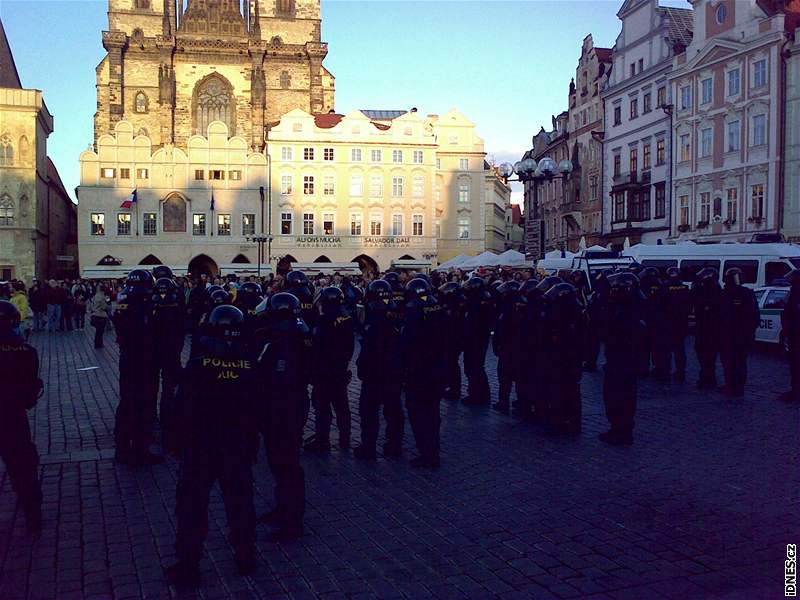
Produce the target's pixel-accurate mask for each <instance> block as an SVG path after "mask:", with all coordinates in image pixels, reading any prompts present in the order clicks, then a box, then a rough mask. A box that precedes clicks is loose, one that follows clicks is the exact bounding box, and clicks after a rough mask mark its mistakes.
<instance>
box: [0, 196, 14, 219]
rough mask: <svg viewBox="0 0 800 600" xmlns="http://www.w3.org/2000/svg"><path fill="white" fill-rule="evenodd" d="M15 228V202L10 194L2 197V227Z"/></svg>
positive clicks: (0, 204)
mask: <svg viewBox="0 0 800 600" xmlns="http://www.w3.org/2000/svg"><path fill="white" fill-rule="evenodd" d="M13 226H14V201H13V200H12V199H11V196H9V195H8V194H3V195H2V196H0V227H13Z"/></svg>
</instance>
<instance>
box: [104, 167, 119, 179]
mask: <svg viewBox="0 0 800 600" xmlns="http://www.w3.org/2000/svg"><path fill="white" fill-rule="evenodd" d="M116 176H117V173H116V169H108V168H106V169H100V177H102V178H103V179H114V177H116Z"/></svg>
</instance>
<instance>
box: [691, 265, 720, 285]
mask: <svg viewBox="0 0 800 600" xmlns="http://www.w3.org/2000/svg"><path fill="white" fill-rule="evenodd" d="M695 280H696V281H705V282H710V281H712V280H713V281H719V272H718V271H717V270H716V269H715V268H714V267H705V268H704V269H700V271H699V272H698V273H697V275H695Z"/></svg>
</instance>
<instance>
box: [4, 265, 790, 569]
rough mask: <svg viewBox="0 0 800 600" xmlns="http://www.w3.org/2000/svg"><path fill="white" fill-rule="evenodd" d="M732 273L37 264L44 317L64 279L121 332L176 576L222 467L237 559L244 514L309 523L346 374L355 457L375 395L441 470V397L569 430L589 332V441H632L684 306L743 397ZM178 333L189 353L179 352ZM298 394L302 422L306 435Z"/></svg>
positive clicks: (18, 421) (746, 324) (363, 450)
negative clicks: (118, 274) (56, 277)
mask: <svg viewBox="0 0 800 600" xmlns="http://www.w3.org/2000/svg"><path fill="white" fill-rule="evenodd" d="M741 280H742V273H741V271H740V270H739V269H737V268H732V269H729V270H728V271H727V272H726V273H725V274H724V286H720V284H719V274H718V273H717V272H716V271H715V270H714V269H704V270H702V271H700V272H699V273H697V275H696V278H695V281H694V282H693V285H692V286H691V287H689V286H688V285H687V284H686V283H685V282H684V281H682V278H681V273H680V272H679V271H678V270H677V269H667V270H666V272H660V271H659V270H658V269H655V268H652V267H649V268H641V267H640V266H639V265H637V264H632V265H630V266H628V267H626V268H625V269H622V270H618V271H613V270H608V269H607V270H601V271H595V272H590V273H587V272H586V271H582V270H568V271H561V272H558V273H557V274H552V275H549V276H545V275H544V274H538V273H536V272H535V271H533V270H526V271H511V270H502V269H501V270H495V271H479V272H474V273H471V274H466V273H462V272H460V271H450V272H447V273H434V274H432V275H430V276H428V275H425V274H420V273H395V272H388V273H385V274H382V275H381V276H365V277H364V278H363V279H357V280H353V279H351V278H349V277H342V276H340V275H338V274H337V275H334V276H333V277H331V278H327V277H317V278H316V279H314V280H309V279H308V278H307V277H306V275H304V274H303V273H302V272H299V271H291V272H289V273H288V274H286V275H285V276H276V277H270V278H265V279H263V280H256V279H255V278H249V279H248V280H245V281H242V280H239V279H237V278H235V277H231V278H227V279H224V280H223V279H211V278H209V277H207V276H205V275H201V276H199V277H197V278H196V279H192V278H179V277H174V276H173V274H172V273H171V271H170V270H169V268H167V267H163V266H158V267H156V268H155V269H154V270H153V272H152V273H151V272H149V271H146V270H142V269H136V270H134V271H132V272H131V273H130V274H129V275H128V278H127V280H126V281H125V283H124V285H123V286H117V285H116V284H115V282H106V283H100V284H92V285H87V284H86V283H85V282H73V283H72V284H71V285H69V283H70V282H64V283H63V284H58V283H56V282H50V283H48V286H47V288H46V289H45V294H44V298H45V300H46V305H47V308H46V311H45V312H46V314H47V322H48V326H49V324H52V323H53V320H55V321H59V318H60V319H63V318H64V311H63V310H62V311H55V310H53V311H51V310H50V307H51V304H50V300H51V299H52V300H53V301H55V300H58V301H59V304H57V305H58V306H61V307H63V306H64V303H63V296H64V295H65V294H66V295H68V296H71V297H72V298H73V299H75V298H76V297H78V296H80V297H82V299H83V306H84V308H83V311H84V313H85V312H87V311H88V312H89V315H90V320H91V322H92V325H93V326H94V327H95V328H96V331H97V332H99V337H98V336H96V338H95V345H96V346H97V347H100V346H102V338H103V329H104V328H105V324H106V322H107V321H108V320H109V319H111V320H112V321H113V324H114V329H115V331H116V337H117V342H118V344H119V349H120V353H119V377H120V384H119V390H120V402H119V405H118V408H117V413H116V426H115V444H116V455H115V458H116V460H117V462H119V463H121V464H124V465H130V466H142V465H153V464H157V463H159V462H161V461H163V459H164V455H166V454H173V455H175V456H177V457H179V458H180V461H181V469H180V477H179V482H178V486H177V491H176V506H177V516H178V527H177V541H176V553H177V558H178V562H177V563H176V565H173V566H172V567H170V568H169V569H168V570H167V575H168V577H169V578H170V580H171V581H173V582H174V583H177V584H187V585H189V584H192V585H193V584H195V583H196V582H197V581H198V577H199V568H198V565H199V562H200V559H201V556H202V545H203V540H204V536H205V532H206V529H207V527H206V519H207V509H208V497H209V493H210V490H211V487H212V486H213V484H214V483H215V482H216V481H219V483H220V487H221V490H222V494H223V497H224V501H225V504H226V509H227V513H228V515H229V525H230V528H231V541H232V545H233V547H234V549H235V552H236V561H237V565H238V567H239V570H240V571H241V572H242V573H250V572H252V571H253V569H254V568H255V560H254V543H255V527H256V523H257V522H261V523H264V524H267V525H269V526H270V528H271V533H270V539H272V540H274V541H286V540H291V539H294V538H296V537H299V536H300V535H302V534H303V515H304V510H305V476H304V473H303V469H302V467H301V463H300V455H301V452H302V450H303V449H305V451H306V452H307V453H315V454H321V453H328V452H330V451H331V446H332V444H331V430H332V425H333V421H334V417H335V422H336V429H337V430H338V438H337V445H338V447H339V448H340V449H341V450H343V451H347V450H349V449H350V448H351V441H352V440H351V420H352V416H351V414H350V401H349V389H350V383H351V381H352V380H353V378H354V377H356V378H357V379H358V381H359V382H360V384H361V387H360V396H359V402H358V412H359V418H360V425H361V434H360V440H359V444H358V445H357V446H356V447H355V448H354V449H353V456H354V457H355V458H357V459H360V460H365V461H372V460H376V459H377V458H378V456H379V452H378V448H377V442H378V437H379V430H380V413H381V412H382V413H383V418H384V420H385V437H384V439H385V442H384V444H383V446H382V448H381V450H382V452H381V453H380V454H382V456H384V457H386V458H389V459H399V458H400V457H401V455H402V449H403V436H404V431H405V421H406V416H407V417H408V422H409V424H410V427H411V431H412V433H413V436H414V441H415V443H416V447H417V451H418V456H417V457H415V458H413V459H412V460H411V461H410V465H411V466H412V467H416V468H425V469H435V468H438V467H439V466H440V446H439V425H440V402H441V400H442V399H447V400H452V401H455V400H460V401H462V402H463V403H465V404H467V405H472V406H490V405H491V407H492V408H493V409H495V410H497V411H499V412H502V413H509V414H511V415H513V416H514V417H515V418H518V419H521V420H525V421H527V422H530V423H532V424H537V425H540V426H542V427H543V428H544V430H545V431H546V433H547V434H549V435H559V436H568V435H575V434H577V433H580V431H581V421H582V416H581V406H582V401H581V388H580V382H581V377H582V373H583V372H584V371H594V370H596V369H597V366H598V357H599V356H600V355H601V347H602V348H603V354H602V355H603V356H604V364H603V401H604V404H605V409H606V415H607V418H608V421H609V430H608V431H606V432H604V433H602V434H601V435H600V439H601V440H602V441H604V442H606V443H608V444H611V445H630V444H632V443H633V430H634V417H635V410H636V397H637V380H639V379H640V378H641V377H654V378H656V379H658V380H660V381H663V382H665V383H666V382H670V383H672V384H675V385H680V384H682V383H683V382H685V380H686V338H687V336H688V332H689V321H690V315H691V314H693V315H694V321H695V350H696V353H697V357H698V361H699V363H700V376H699V379H698V381H697V382H696V383H697V386H698V387H699V388H702V389H709V390H712V389H717V380H716V364H717V360H718V358H720V359H721V362H722V366H723V372H724V385H723V386H722V388H721V389H722V390H723V391H724V392H726V393H727V394H729V395H731V396H733V397H737V396H741V395H743V393H744V385H745V381H746V376H747V368H746V365H747V355H748V351H749V349H750V347H751V345H752V342H753V339H754V334H755V330H756V328H757V326H758V318H759V316H758V307H757V304H756V301H755V297H754V295H753V292H752V291H751V290H750V289H748V288H747V287H745V286H743V285H742V284H741ZM791 281H792V288H791V293H790V297H789V300H788V302H787V306H786V310H785V315H784V328H785V330H786V334H787V335H788V336H789V341H790V350H791V352H790V357H791V363H792V383H793V392H792V397H793V398H795V399H797V395H798V392H800V386H798V383H800V367H798V364H797V363H798V358H800V275H798V273H797V272H795V273H793V274H792V276H791ZM34 288H36V292H35V291H34ZM34 288H32V289H31V290H30V294H29V296H28V297H29V298H30V299H31V301H30V303H31V305H32V307H33V304H34V302H33V297H34V295H35V293H38V292H39V291H40V290H39V288H38V286H34ZM56 292H58V293H57V294H56ZM20 293H21V294H23V295H24V294H25V291H24V289H23V290H22V291H21V292H20V291H18V290H17V289H16V286H12V291H11V292H10V293H9V297H10V302H0V354H2V356H0V365H2V366H0V371H1V372H2V373H0V376H3V377H5V376H6V375H7V374H9V373H12V372H13V373H14V377H13V378H12V379H13V380H14V386H15V387H14V386H12V387H13V389H12V391H11V395H7V392H6V391H5V390H4V391H3V392H1V393H2V395H3V397H2V403H0V407H2V408H3V410H4V411H8V414H9V415H11V417H9V419H8V420H6V418H5V413H4V415H3V419H2V426H0V427H1V429H0V449H2V455H3V460H4V461H5V462H6V464H7V465H8V470H9V474H10V476H11V479H12V482H14V485H15V489H16V491H17V493H18V494H19V497H20V500H21V502H22V505H23V507H25V509H26V512H27V514H28V519H29V520H28V523H29V527H31V528H32V529H34V530H35V529H36V528H37V527H38V526H40V524H41V510H40V506H41V492H40V491H39V487H38V479H37V465H38V455H37V454H36V449H35V447H34V446H33V444H32V443H31V441H30V431H29V429H28V428H27V419H26V418H25V410H26V409H28V408H30V407H32V406H33V405H34V404H35V402H36V398H37V397H38V396H39V395H40V393H41V389H42V386H41V381H40V380H39V379H38V372H37V371H38V367H37V362H36V361H37V358H36V351H35V350H34V349H33V348H32V347H31V346H30V345H28V344H26V343H25V342H24V337H25V333H24V332H23V331H22V329H21V326H20V323H21V315H25V314H26V313H25V312H24V311H23V310H20V305H21V303H20V302H19V300H17V301H15V298H16V297H17V296H18V295H19V294H20ZM68 304H71V306H70V309H69V312H68V313H67V314H69V315H71V317H72V318H74V317H75V315H76V313H77V310H76V309H75V306H76V305H77V304H78V302H77V301H74V302H72V303H68ZM23 308H24V307H23ZM37 309H38V312H39V313H42V310H41V304H36V306H35V307H33V308H32V310H33V311H34V314H35V313H36V312H37ZM56 315H58V317H56ZM51 317H52V319H51ZM77 323H78V321H77V320H76V321H75V326H77ZM81 326H82V321H81ZM53 329H54V330H58V327H54V328H53ZM187 335H188V336H189V344H190V348H189V360H188V362H187V364H186V365H185V366H184V365H183V363H182V360H181V355H182V352H183V350H184V345H185V342H186V338H187ZM356 340H358V342H359V343H358V344H356ZM98 344H99V345H98ZM490 344H492V347H493V351H494V353H495V355H496V356H497V378H498V382H499V390H498V395H497V397H496V398H494V403H492V400H493V398H492V397H491V396H492V394H491V391H490V386H489V379H488V377H487V374H486V354H487V352H488V348H489V345H490ZM357 347H358V348H359V352H358V356H357V358H356V361H355V371H356V372H355V373H353V372H351V362H352V360H351V359H352V357H353V355H354V353H355V351H356V348H357ZM462 364H463V374H464V375H465V377H466V380H467V381H466V384H467V385H466V387H467V394H466V396H464V397H462V395H461V390H462ZM309 390H310V391H309ZM512 391H514V392H515V393H514V394H513V402H512ZM15 395H16V396H15ZM15 397H18V400H17V401H16V404H14V401H12V399H13V398H15ZM312 406H313V409H314V415H315V419H314V435H313V436H312V437H311V438H309V439H307V440H304V439H303V431H304V428H305V426H306V423H307V421H308V417H309V413H310V410H311V407H312ZM9 407H11V408H9ZM404 408H405V410H404ZM6 423H9V424H10V425H8V426H7V425H6ZM155 435H160V442H161V450H162V452H161V453H160V454H156V453H153V452H152V451H151V442H152V441H153V439H154V436H155ZM262 438H263V442H264V446H265V449H266V457H267V463H268V465H269V468H270V471H271V473H272V476H273V477H274V479H275V508H274V509H273V510H272V511H270V512H268V513H266V514H264V515H262V516H261V517H260V518H258V519H257V518H256V515H255V509H254V503H253V489H252V465H253V463H254V462H255V457H256V455H257V452H258V449H259V445H260V440H261V439H262Z"/></svg>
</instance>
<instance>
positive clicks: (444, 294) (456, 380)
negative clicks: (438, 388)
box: [438, 281, 467, 400]
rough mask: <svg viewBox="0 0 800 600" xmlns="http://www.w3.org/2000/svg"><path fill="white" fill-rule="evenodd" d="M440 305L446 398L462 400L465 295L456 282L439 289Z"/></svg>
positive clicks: (465, 332) (465, 333)
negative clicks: (461, 357)
mask: <svg viewBox="0 0 800 600" xmlns="http://www.w3.org/2000/svg"><path fill="white" fill-rule="evenodd" d="M438 299H439V304H440V305H441V307H442V310H443V312H444V323H443V327H444V334H443V336H444V359H443V360H444V390H445V391H444V397H445V398H446V399H448V400H458V399H460V398H461V365H460V364H459V357H460V356H461V351H462V350H463V349H464V339H465V336H466V335H467V331H466V326H465V323H464V316H465V311H466V307H465V305H464V294H463V293H462V291H461V287H460V286H459V285H458V284H457V283H456V282H454V281H451V282H449V283H446V284H444V285H443V286H442V287H440V288H439V294H438Z"/></svg>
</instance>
